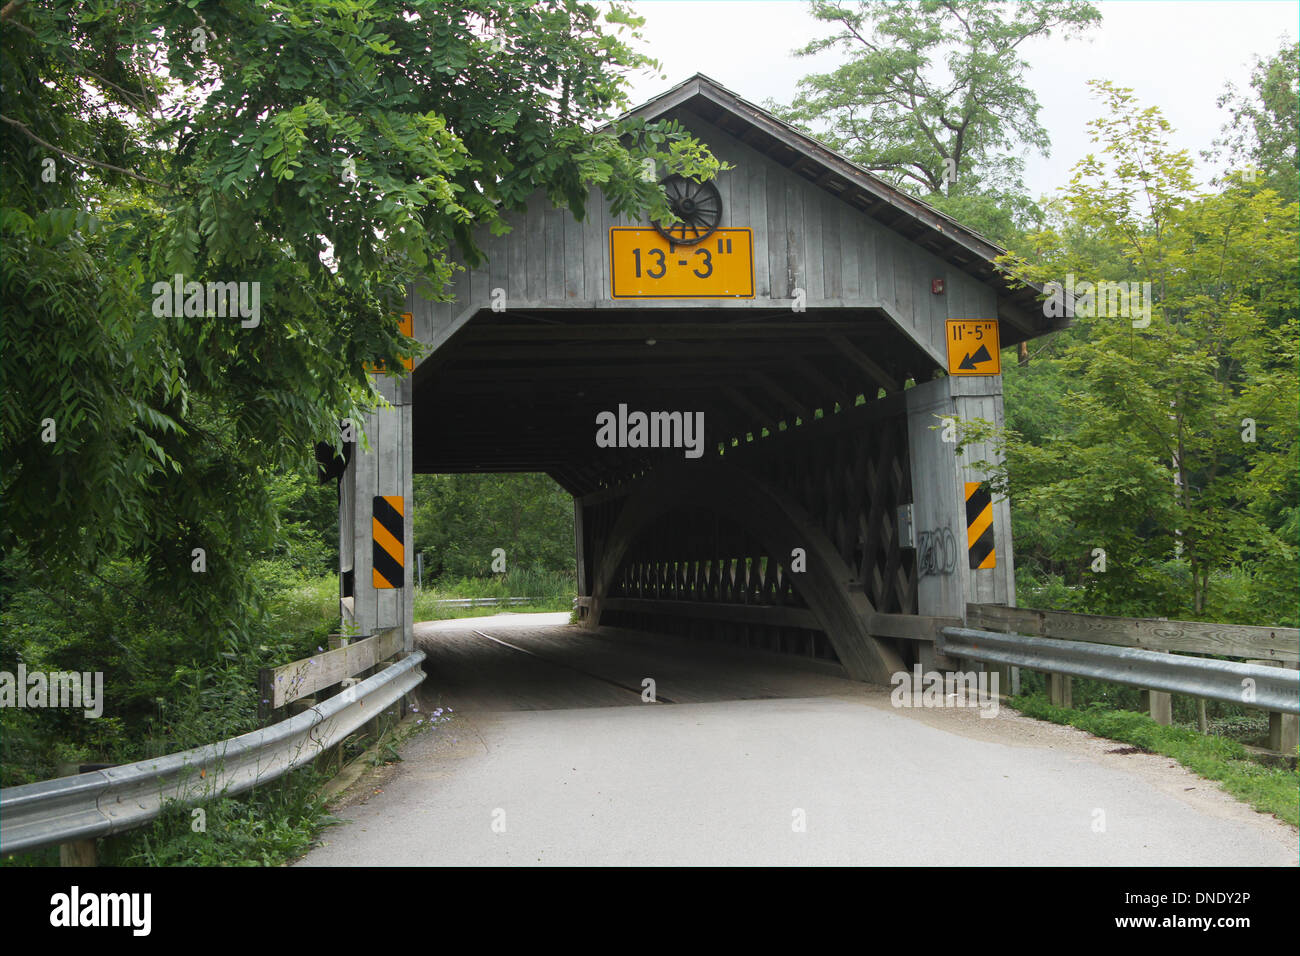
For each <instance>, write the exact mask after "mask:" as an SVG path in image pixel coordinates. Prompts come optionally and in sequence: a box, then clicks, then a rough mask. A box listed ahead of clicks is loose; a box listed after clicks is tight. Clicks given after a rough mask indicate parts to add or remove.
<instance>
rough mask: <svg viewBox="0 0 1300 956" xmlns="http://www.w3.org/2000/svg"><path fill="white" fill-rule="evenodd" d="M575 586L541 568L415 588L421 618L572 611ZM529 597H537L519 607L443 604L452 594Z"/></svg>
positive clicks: (571, 582)
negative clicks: (440, 605) (540, 569)
mask: <svg viewBox="0 0 1300 956" xmlns="http://www.w3.org/2000/svg"><path fill="white" fill-rule="evenodd" d="M574 593H575V589H574V582H573V579H572V578H571V577H569V576H568V575H564V574H554V573H547V572H540V571H511V572H509V573H507V574H504V575H496V576H493V577H491V578H461V579H460V580H458V581H442V582H437V583H434V584H431V585H429V586H426V587H424V588H422V589H420V590H418V591H416V592H415V619H416V620H417V621H444V620H449V619H451V618H461V617H483V616H485V615H490V614H496V613H498V612H500V611H506V610H508V611H512V612H514V613H519V614H527V613H532V612H538V611H570V610H572V609H573V597H574ZM508 597H529V598H535V599H536V600H535V601H533V602H532V603H529V604H527V605H521V606H519V607H505V606H495V607H475V608H465V607H456V608H453V607H439V606H438V603H437V602H438V601H441V600H446V599H448V598H508Z"/></svg>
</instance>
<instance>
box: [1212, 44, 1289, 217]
mask: <svg viewBox="0 0 1300 956" xmlns="http://www.w3.org/2000/svg"><path fill="white" fill-rule="evenodd" d="M1250 87H1251V89H1252V90H1253V91H1254V98H1252V97H1250V96H1249V95H1246V94H1242V93H1239V92H1238V91H1237V89H1236V87H1234V86H1233V85H1232V84H1231V83H1229V84H1228V86H1227V89H1226V90H1225V91H1224V94H1223V95H1222V96H1220V97H1219V107H1220V108H1222V107H1227V108H1228V110H1229V113H1230V116H1231V118H1230V119H1229V121H1228V122H1227V123H1226V124H1225V125H1224V128H1223V135H1222V137H1221V138H1220V139H1218V140H1216V141H1215V146H1216V150H1215V151H1212V152H1211V153H1210V154H1209V155H1210V156H1222V157H1225V158H1226V159H1227V160H1228V161H1229V162H1230V163H1232V164H1233V165H1235V166H1237V167H1238V169H1239V170H1240V171H1242V172H1245V169H1246V168H1249V169H1251V170H1254V171H1257V172H1253V173H1251V174H1249V176H1248V177H1247V180H1246V181H1247V182H1248V183H1253V184H1255V185H1256V186H1257V187H1258V188H1261V189H1263V188H1268V189H1272V190H1274V191H1275V192H1277V193H1278V195H1280V196H1282V197H1283V198H1284V199H1289V200H1292V201H1295V200H1297V199H1300V171H1298V170H1297V162H1300V159H1298V158H1297V149H1298V147H1300V43H1294V42H1292V43H1285V42H1284V43H1283V44H1282V45H1281V47H1280V48H1279V49H1278V52H1277V53H1276V54H1275V55H1274V56H1272V57H1271V58H1269V59H1268V60H1261V59H1259V58H1258V57H1256V59H1255V68H1254V70H1252V71H1251V75H1250ZM1207 158H1208V157H1207ZM1259 173H1262V176H1260V175H1258V174H1259Z"/></svg>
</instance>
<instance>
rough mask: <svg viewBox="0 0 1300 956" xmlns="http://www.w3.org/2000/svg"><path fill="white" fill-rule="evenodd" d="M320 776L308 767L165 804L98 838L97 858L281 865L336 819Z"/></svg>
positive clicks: (125, 862)
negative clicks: (139, 824) (188, 802)
mask: <svg viewBox="0 0 1300 956" xmlns="http://www.w3.org/2000/svg"><path fill="white" fill-rule="evenodd" d="M320 784H321V780H320V778H319V776H318V775H317V774H316V772H315V771H313V770H312V769H311V768H309V767H308V768H302V769H300V770H297V771H295V772H294V773H292V774H289V775H287V776H284V777H281V778H279V779H278V780H276V781H274V782H272V783H270V784H267V785H265V786H262V787H258V788H257V789H255V790H253V791H250V792H249V793H245V794H240V795H238V796H227V797H220V798H218V799H215V800H212V801H209V802H206V803H203V804H201V805H198V807H197V808H198V809H201V810H202V811H203V812H204V815H205V817H204V819H203V829H202V830H198V831H196V829H195V821H196V818H195V817H194V815H193V809H194V808H191V807H187V806H183V805H181V804H178V803H172V804H169V805H168V807H167V808H166V809H165V810H164V812H163V814H162V815H161V816H160V817H159V818H158V819H156V820H155V821H153V823H152V824H150V825H149V826H147V827H143V828H141V829H139V830H133V831H130V832H128V833H125V834H122V835H121V836H118V837H113V838H110V839H108V840H104V841H102V842H101V844H100V852H101V862H102V863H104V864H105V865H108V866H281V865H283V864H285V863H287V862H289V861H290V860H293V859H294V858H296V857H299V856H302V855H303V854H304V853H306V852H307V851H308V850H309V849H311V846H312V843H313V841H314V840H315V838H316V835H317V834H318V833H319V832H320V831H321V830H322V829H323V828H325V827H327V826H330V825H333V824H336V823H338V822H339V821H338V820H336V819H335V818H334V817H332V816H330V815H329V814H328V813H326V811H325V806H324V800H323V799H322V797H321V796H320Z"/></svg>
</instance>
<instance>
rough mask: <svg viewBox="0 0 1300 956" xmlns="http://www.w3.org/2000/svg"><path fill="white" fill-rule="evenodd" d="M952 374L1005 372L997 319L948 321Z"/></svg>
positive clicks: (950, 373)
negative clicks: (1003, 370)
mask: <svg viewBox="0 0 1300 956" xmlns="http://www.w3.org/2000/svg"><path fill="white" fill-rule="evenodd" d="M948 374H949V375H1001V374H1002V353H1001V351H999V344H998V323H997V320H996V319H979V320H968V319H964V320H962V321H958V322H949V323H948Z"/></svg>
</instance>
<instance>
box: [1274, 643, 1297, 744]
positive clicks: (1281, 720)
mask: <svg viewBox="0 0 1300 956" xmlns="http://www.w3.org/2000/svg"><path fill="white" fill-rule="evenodd" d="M1278 666H1287V665H1281V664H1279V665H1278ZM1289 666H1290V667H1291V668H1292V669H1293V670H1296V669H1300V664H1291V665H1289ZM1297 746H1300V716H1297V715H1295V714H1283V713H1281V712H1279V711H1276V710H1270V711H1269V712H1268V749H1269V750H1272V751H1275V752H1277V753H1284V754H1291V755H1293V756H1294V754H1295V752H1296V747H1297Z"/></svg>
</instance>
